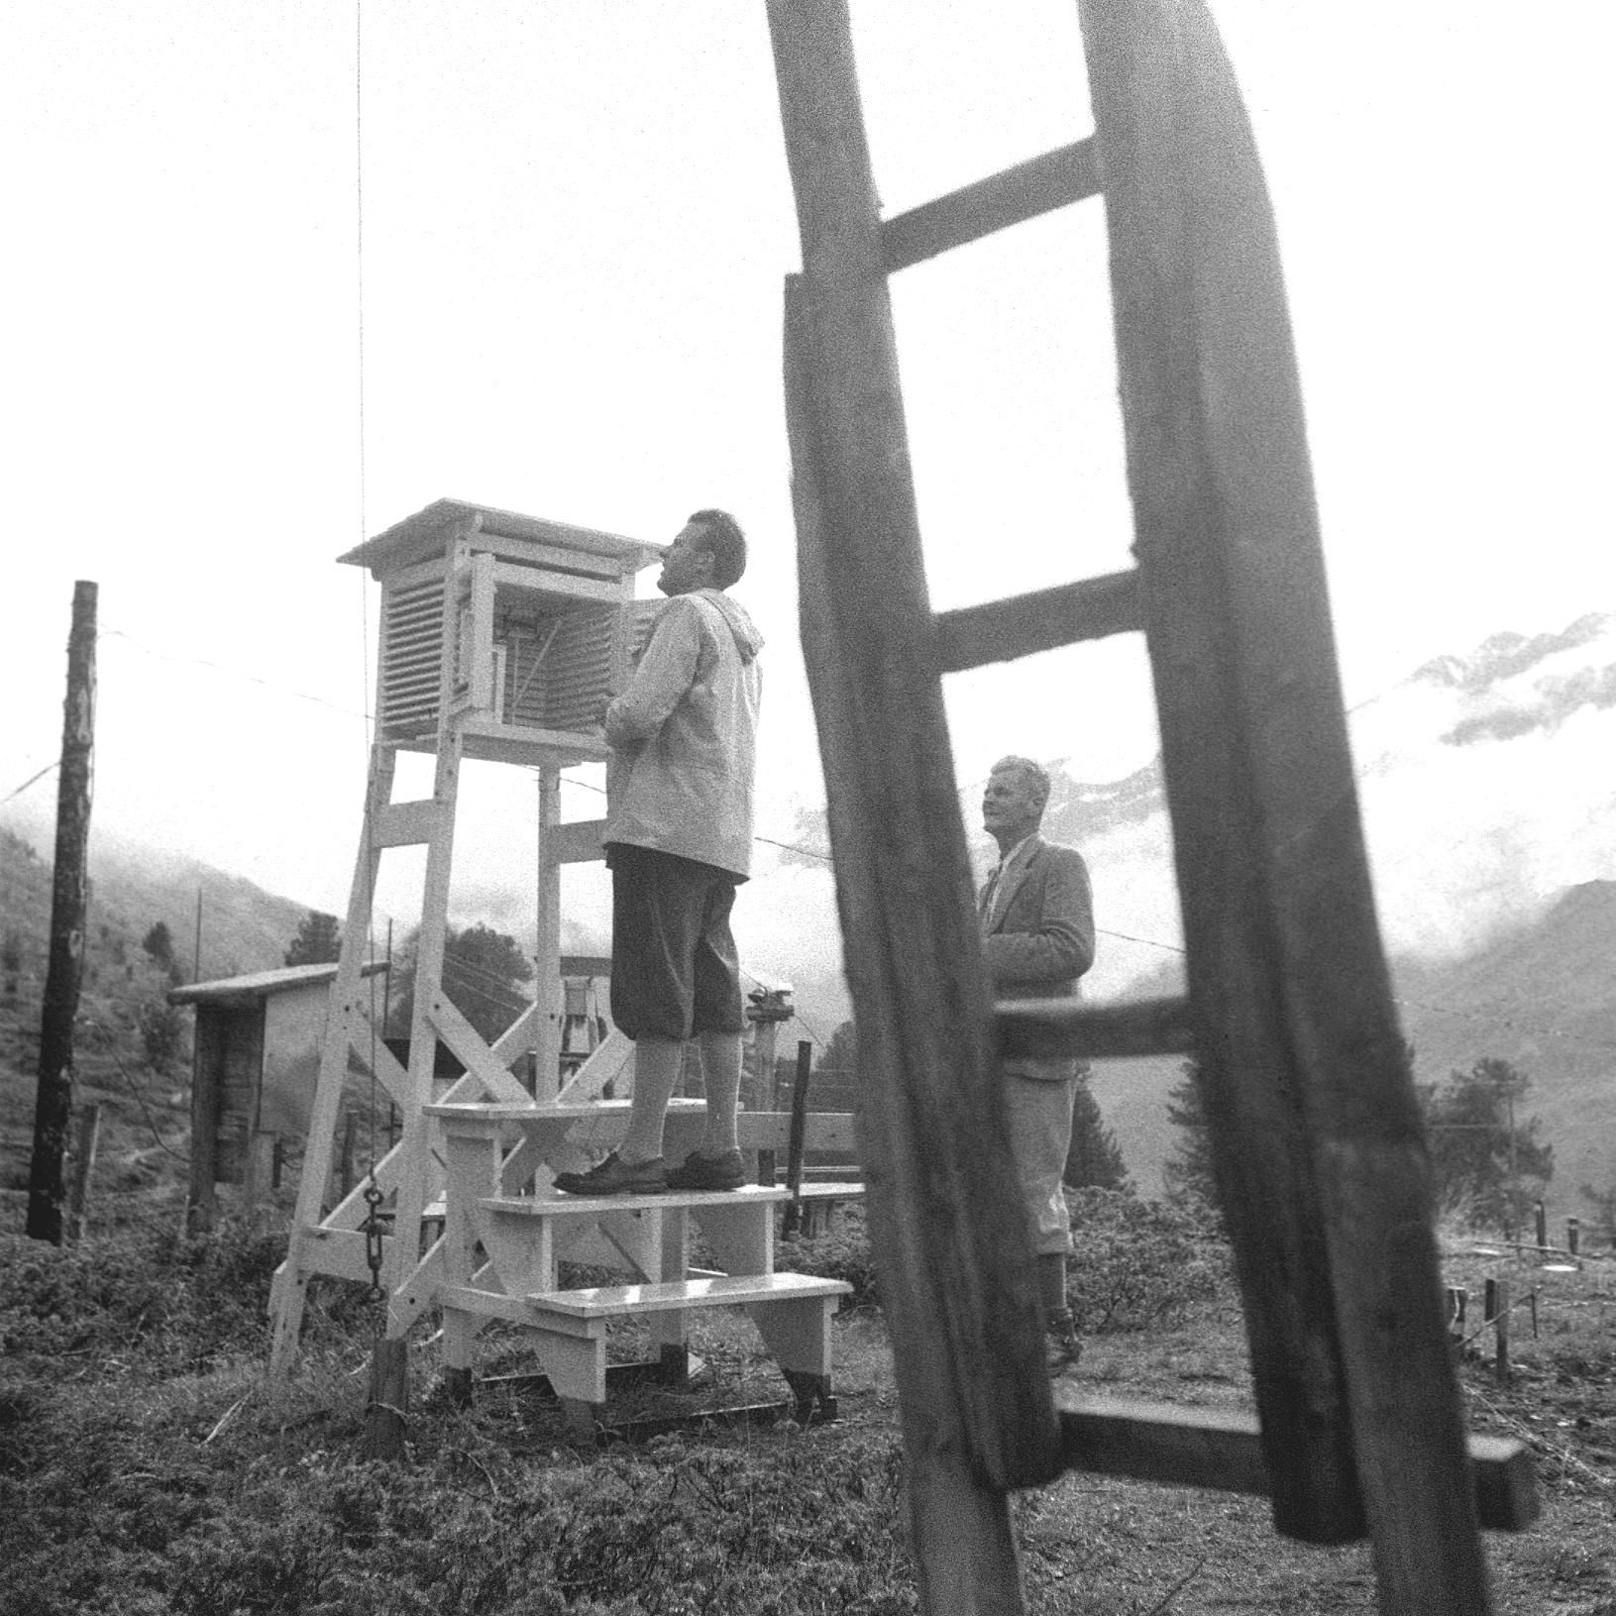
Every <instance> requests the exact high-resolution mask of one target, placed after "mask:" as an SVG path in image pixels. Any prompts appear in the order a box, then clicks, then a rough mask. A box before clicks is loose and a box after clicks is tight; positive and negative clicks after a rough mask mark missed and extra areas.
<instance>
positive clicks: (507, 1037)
mask: <svg viewBox="0 0 1616 1616" xmlns="http://www.w3.org/2000/svg"><path fill="white" fill-rule="evenodd" d="M662 549H663V547H662V546H660V545H654V544H646V543H644V542H642V541H640V540H638V539H630V538H624V537H621V536H619V535H617V534H613V533H602V532H598V531H596V530H594V529H591V528H584V527H577V526H574V525H572V524H569V523H565V522H554V521H549V520H546V519H544V518H541V517H532V516H519V515H516V514H515V513H513V512H510V511H501V510H493V509H490V508H489V507H487V506H481V505H473V504H468V503H465V502H463V501H460V500H451V499H441V500H438V501H436V502H435V503H434V504H432V505H429V506H427V507H426V509H424V510H422V511H418V512H417V513H416V514H415V515H413V516H411V517H408V518H407V519H405V520H404V521H402V522H399V523H397V524H396V525H395V526H393V527H390V528H388V529H387V530H386V531H385V532H383V533H380V534H378V535H377V536H376V537H374V538H372V539H370V540H368V541H367V542H366V543H364V544H362V545H360V546H359V547H358V548H357V549H354V550H351V551H349V552H348V553H347V554H346V555H344V556H342V557H341V558H340V559H341V560H342V561H344V562H347V563H350V564H352V565H354V566H361V567H367V568H369V570H370V573H371V575H372V577H374V578H376V579H377V580H378V581H379V582H380V584H381V586H382V603H381V639H380V654H379V665H378V673H377V703H376V710H377V720H376V732H375V737H374V741H373V744H372V747H371V755H370V776H369V781H368V785H367V788H366V793H365V804H364V814H363V827H362V830H361V834H360V842H359V853H358V858H357V860H356V861H355V867H354V878H353V887H352V892H351V895H350V897H349V901H348V912H347V919H346V922H345V924H344V927H343V933H342V956H341V961H340V963H339V967H338V971H337V978H336V981H335V983H334V984H333V987H332V992H331V1011H330V1017H329V1022H328V1026H327V1031H326V1036H325V1040H324V1044H323V1046H322V1050H321V1060H320V1075H319V1079H318V1084H317V1087H316V1092H315V1102H314V1110H313V1116H312V1118H311V1121H310V1127H309V1136H308V1142H307V1147H306V1151H305V1155H304V1160H303V1172H302V1179H301V1184H300V1188H299V1193H298V1201H297V1210H296V1214H295V1221H294V1223H293V1227H292V1232H291V1238H290V1242H289V1248H288V1252H287V1257H286V1261H285V1262H284V1263H283V1264H282V1265H281V1268H280V1270H279V1271H278V1272H277V1274H276V1277H275V1285H274V1289H273V1291H272V1293H271V1301H270V1311H271V1315H272V1318H273V1322H274V1342H273V1347H272V1350H271V1369H272V1371H275V1372H279V1371H283V1370H285V1369H286V1368H287V1367H288V1366H289V1364H290V1362H291V1359H292V1357H293V1355H294V1354H295V1352H296V1350H297V1340H298V1334H299V1330H300V1328H301V1324H302V1316H303V1303H304V1295H305V1291H306V1288H307V1285H308V1281H309V1280H310V1279H311V1278H312V1277H313V1276H314V1275H316V1274H331V1275H337V1276H341V1277H343V1278H347V1279H353V1280H361V1281H368V1280H369V1279H370V1269H369V1266H368V1263H367V1253H366V1245H365V1239H366V1237H365V1233H364V1230H363V1228H362V1225H363V1224H364V1222H365V1214H366V1204H365V1199H364V1192H365V1189H366V1188H367V1185H366V1184H365V1183H362V1184H361V1185H360V1186H359V1187H358V1188H356V1189H355V1190H354V1191H353V1192H352V1193H351V1194H349V1195H348V1196H346V1197H345V1198H343V1199H341V1200H339V1201H338V1203H337V1204H336V1205H335V1206H329V1205H328V1204H327V1197H328V1188H329V1184H330V1179H331V1168H332V1162H333V1156H334V1153H335V1148H336V1146H335V1137H334V1136H335V1133H336V1129H337V1126H338V1122H339V1113H340V1110H341V1106H342V1098H343V1090H344V1086H345V1084H347V1083H348V1082H349V1080H350V1074H351V1073H353V1072H358V1073H359V1074H361V1075H362V1076H363V1077H368V1076H370V1075H371V1074H373V1075H374V1079H375V1082H376V1084H377V1087H378V1089H379V1090H380V1091H383V1092H385V1094H386V1095H387V1097H388V1098H389V1099H390V1100H391V1101H392V1102H393V1104H394V1105H395V1106H397V1107H398V1109H399V1111H400V1113H401V1115H402V1119H403V1126H402V1131H401V1134H400V1137H399V1140H398V1143H397V1145H396V1146H395V1147H394V1148H393V1149H392V1150H391V1151H390V1152H389V1153H388V1154H387V1155H386V1156H385V1157H383V1158H382V1160H381V1161H379V1162H378V1163H377V1164H376V1169H375V1176H376V1181H377V1185H378V1187H379V1188H380V1190H381V1191H382V1193H383V1194H384V1195H385V1196H387V1197H388V1199H389V1200H390V1201H391V1203H392V1208H393V1216H392V1237H391V1238H390V1239H389V1240H388V1241H387V1242H386V1248H387V1257H386V1267H385V1273H384V1279H383V1283H384V1286H385V1289H386V1291H387V1293H388V1298H389V1311H388V1323H387V1330H388V1334H389V1335H398V1334H401V1333H402V1332H403V1331H405V1330H407V1329H408V1328H409V1325H410V1324H411V1323H412V1322H413V1320H414V1319H415V1318H416V1317H417V1316H418V1315H419V1313H420V1311H421V1309H422V1308H423V1307H424V1306H425V1305H426V1303H427V1301H428V1300H429V1299H430V1297H431V1295H432V1294H433V1290H434V1283H435V1281H434V1276H433V1273H432V1264H433V1263H434V1261H436V1260H437V1259H436V1257H435V1255H434V1253H435V1251H436V1247H433V1248H430V1249H428V1250H427V1251H425V1252H424V1253H423V1251H422V1243H421V1238H420V1234H421V1224H422V1217H423V1212H424V1211H425V1210H426V1209H427V1208H428V1206H429V1204H430V1203H432V1202H433V1201H434V1200H435V1199H436V1198H437V1197H438V1196H439V1195H440V1194H441V1190H442V1168H441V1164H440V1163H439V1161H438V1160H437V1157H436V1155H435V1153H434V1151H433V1149H432V1148H431V1143H430V1136H429V1119H428V1118H427V1117H426V1116H425V1115H424V1113H423V1107H425V1106H427V1105H430V1104H432V1103H433V1102H434V1101H448V1102H454V1101H496V1102H505V1103H508V1104H523V1105H532V1104H534V1103H538V1104H544V1103H546V1102H554V1101H556V1100H557V1099H559V1098H563V1096H562V1095H561V1094H560V1092H559V1088H560V1078H559V1073H560V1065H559V1057H560V1052H561V1032H562V1017H563V1003H562V997H561V995H562V982H561V973H560V866H561V865H562V864H563V863H567V862H571V861H578V860H587V859H595V858H599V857H600V856H601V843H600V837H601V831H602V828H603V822H602V821H598V820H597V821H588V822H574V823H571V824H563V823H562V822H561V820H560V814H559V799H560V776H561V770H562V769H563V768H564V767H567V766H569V765H573V764H577V763H583V762H589V761H599V760H603V759H604V758H605V757H606V744H605V740H604V738H603V736H602V733H601V728H600V724H601V717H602V713H603V710H604V708H605V705H606V703H607V701H608V700H609V699H610V698H611V696H612V695H613V694H614V693H615V692H616V691H617V690H619V689H620V688H621V687H622V684H623V682H624V680H625V678H626V676H627V673H628V668H629V658H630V653H631V650H632V648H633V645H634V640H635V636H636V633H637V632H643V629H644V626H645V624H646V623H647V622H648V620H649V617H650V615H651V613H653V612H654V611H655V609H656V606H657V605H658V604H659V603H657V602H649V601H647V602H641V603H639V604H638V605H636V603H635V601H634V580H635V575H636V573H638V572H639V571H640V570H642V569H643V568H644V567H646V566H648V565H650V564H651V563H652V562H653V561H655V560H657V559H658V558H659V557H660V555H661V554H662ZM401 751H411V752H424V753H430V754H432V755H433V757H434V758H435V760H436V762H435V770H434V779H433V789H432V795H431V796H430V797H425V798H421V799H418V800H416V801H405V802H394V801H393V782H394V772H395V763H396V759H397V754H398V753H399V752H401ZM462 758H482V759H489V760H493V761H496V762H502V763H514V764H520V765H523V766H526V767H528V768H536V769H537V770H538V773H539V794H538V795H539V802H538V815H537V818H538V847H539V861H538V865H539V880H538V896H537V910H538V914H537V933H538V955H537V993H536V998H535V1002H534V1004H533V1005H532V1006H531V1007H530V1008H529V1009H528V1010H527V1011H526V1012H524V1013H523V1014H522V1015H521V1016H519V1017H518V1018H517V1020H516V1021H515V1022H514V1023H513V1024H512V1025H511V1026H510V1027H509V1028H507V1029H506V1031H505V1032H504V1033H503V1034H502V1035H501V1036H500V1037H499V1038H498V1039H496V1040H495V1041H494V1042H493V1043H492V1044H489V1043H487V1042H486V1041H485V1040H484V1039H483V1038H482V1037H481V1036H480V1035H479V1034H478V1033H477V1032H476V1031H475V1029H474V1028H472V1026H471V1025H470V1024H469V1023H468V1022H467V1021H466V1019H465V1017H464V1016H462V1015H461V1014H460V1012H459V1011H458V1010H457V1009H456V1008H455V1006H454V1005H453V1004H452V1003H451V1002H450V1001H449V999H448V998H447V997H446V996H445V994H444V992H443V983H442V978H443V945H444V928H445V924H446V916H447V911H448V900H449V876H450V867H451V863H452V856H453V848H454V826H455V804H456V797H457V793H458V786H459V775H460V764H461V760H462ZM406 846H424V847H425V848H426V850H427V851H426V865H425V873H424V876H423V892H422V903H421V930H420V940H419V952H418V957H417V966H416V990H415V1005H414V1016H413V1021H412V1024H411V1027H410V1055H409V1069H408V1070H407V1071H406V1070H405V1069H404V1067H403V1066H402V1065H400V1064H399V1062H398V1061H397V1060H395V1059H394V1058H393V1056H392V1055H391V1054H390V1052H389V1051H388V1050H387V1048H386V1047H385V1045H384V1044H383V1043H382V1039H381V1033H382V1028H381V1026H380V1012H379V1008H378V1006H377V1004H376V1002H375V998H376V995H375V990H374V987H373V985H372V984H371V983H370V981H369V980H368V979H367V978H366V977H365V975H364V967H365V965H366V963H367V957H368V955H369V953H370V951H371V941H370V939H371V935H372V925H371V921H372V911H373V906H374V898H375V891H376V880H377V874H378V870H379V867H380V862H381V856H382V854H383V852H384V851H385V850H386V849H388V848H392V847H406ZM440 1042H441V1043H443V1044H444V1045H445V1046H447V1048H448V1049H449V1050H451V1051H452V1052H453V1054H454V1055H455V1057H456V1059H457V1060H458V1061H459V1062H460V1063H461V1064H462V1065H463V1066H464V1067H465V1075H464V1076H463V1077H461V1078H459V1079H457V1080H454V1081H453V1082H452V1083H450V1082H445V1081H443V1080H441V1079H439V1080H436V1081H435V1080H434V1075H433V1071H434V1064H435V1057H436V1051H437V1046H438V1044H439V1043H440ZM630 1048H631V1046H629V1045H628V1042H627V1040H626V1039H623V1038H622V1037H621V1036H620V1035H617V1036H615V1037H613V1038H610V1039H608V1040H607V1042H606V1043H605V1044H604V1045H602V1046H601V1048H600V1049H598V1050H597V1051H596V1052H595V1055H594V1057H592V1058H591V1060H590V1061H589V1062H587V1063H586V1064H585V1067H584V1068H583V1069H582V1070H580V1071H578V1072H577V1073H576V1074H575V1075H574V1076H573V1077H572V1078H571V1079H570V1080H569V1082H568V1085H567V1094H566V1095H565V1096H564V1098H566V1099H569V1100H578V1099H582V1098H588V1097H589V1096H591V1095H592V1094H597V1093H598V1092H599V1090H600V1087H601V1085H602V1084H603V1083H604V1082H605V1081H606V1080H607V1079H608V1078H610V1077H612V1076H616V1075H618V1074H619V1073H621V1072H622V1070H623V1067H624V1065H625V1062H626V1059H627V1057H628V1055H629V1053H630ZM530 1059H531V1070H532V1072H533V1073H534V1074H535V1076H534V1079H533V1091H532V1092H531V1093H530V1092H529V1090H528V1088H527V1087H526V1086H525V1085H524V1084H523V1083H522V1082H521V1081H520V1080H519V1079H518V1078H517V1076H516V1075H515V1074H514V1073H513V1071H512V1068H513V1066H515V1065H517V1064H519V1063H520V1064H521V1065H522V1066H523V1067H524V1068H527V1067H528V1063H529V1060H530Z"/></svg>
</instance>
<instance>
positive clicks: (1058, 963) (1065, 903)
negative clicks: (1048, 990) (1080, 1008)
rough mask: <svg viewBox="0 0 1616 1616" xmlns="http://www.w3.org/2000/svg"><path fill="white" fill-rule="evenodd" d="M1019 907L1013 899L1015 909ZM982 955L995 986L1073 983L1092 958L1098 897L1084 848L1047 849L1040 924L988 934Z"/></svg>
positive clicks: (1092, 960)
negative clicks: (1022, 929)
mask: <svg viewBox="0 0 1616 1616" xmlns="http://www.w3.org/2000/svg"><path fill="white" fill-rule="evenodd" d="M1019 897H1020V894H1019V893H1018V894H1017V898H1019ZM1016 907H1018V905H1017V904H1016V902H1015V900H1012V914H1014V911H1015V908H1016ZM982 957H983V959H984V960H985V961H986V962H987V967H988V975H989V976H990V977H991V978H992V979H993V983H994V985H995V986H996V987H1002V986H1008V985H1009V984H1011V983H1017V984H1032V983H1038V982H1051V983H1053V982H1069V981H1070V980H1071V979H1072V978H1073V977H1075V976H1081V975H1082V974H1083V973H1084V972H1085V971H1086V970H1088V968H1089V967H1090V966H1091V965H1092V964H1093V963H1094V898H1093V895H1092V893H1091V892H1090V890H1089V872H1088V866H1087V865H1085V864H1084V862H1083V857H1082V855H1081V854H1080V853H1076V852H1074V851H1073V850H1072V849H1071V848H1069V847H1052V848H1050V849H1049V851H1048V853H1047V855H1046V857H1045V864H1044V870H1043V910H1042V913H1041V914H1040V916H1039V918H1038V922H1037V924H1036V926H1035V927H1033V928H1032V929H1031V930H1027V931H997V932H994V933H993V934H992V935H991V936H988V937H984V938H983V939H982Z"/></svg>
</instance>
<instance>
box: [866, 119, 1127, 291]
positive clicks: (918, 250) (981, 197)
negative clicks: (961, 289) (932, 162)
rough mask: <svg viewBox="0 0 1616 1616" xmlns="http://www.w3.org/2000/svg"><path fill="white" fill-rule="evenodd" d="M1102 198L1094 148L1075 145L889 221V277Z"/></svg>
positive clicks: (885, 244) (885, 237)
mask: <svg viewBox="0 0 1616 1616" xmlns="http://www.w3.org/2000/svg"><path fill="white" fill-rule="evenodd" d="M1099 193H1100V166H1099V163H1098V162H1097V161H1096V159H1095V151H1094V142H1093V141H1092V140H1077V141H1073V142H1072V144H1071V145H1069V146H1061V147H1058V148H1057V149H1056V150H1054V151H1051V152H1044V153H1043V154H1042V155H1040V156H1038V157H1033V158H1029V159H1028V160H1027V161H1026V162H1024V163H1017V164H1016V165H1015V167H1014V168H1007V169H1004V170H1002V171H1001V172H1000V173H997V174H992V175H989V176H988V178H987V179H985V180H977V181H976V182H975V183H974V184H972V185H966V186H963V187H962V188H961V189H959V190H957V191H951V192H949V194H948V195H947V196H940V197H938V198H937V199H936V201H934V202H925V203H922V204H921V205H920V206H919V207H918V208H911V209H909V211H908V212H907V213H900V214H898V215H896V216H895V217H894V218H891V219H888V220H887V222H886V223H885V224H884V225H882V226H881V262H882V264H883V265H884V266H885V268H886V270H887V272H888V273H889V274H890V273H892V272H894V271H896V270H900V269H907V268H908V267H909V266H910V265H911V264H918V263H920V262H921V261H922V260H923V259H927V258H934V257H936V255H937V254H938V253H941V252H947V251H949V249H950V248H953V247H963V246H964V245H965V244H966V243H967V242H970V241H977V240H980V239H981V238H982V237H983V236H990V235H992V234H993V233H994V232H995V231H997V230H1004V229H1006V228H1007V227H1008V226H1010V225H1013V224H1020V223H1022V222H1023V221H1024V220H1026V219H1036V218H1037V217H1038V216H1039V215H1040V214H1042V213H1051V212H1053V211H1054V210H1055V209H1056V208H1063V207H1066V206H1067V205H1068V204H1069V203H1072V202H1081V201H1082V200H1083V199H1084V198H1085V197H1089V196H1098V195H1099Z"/></svg>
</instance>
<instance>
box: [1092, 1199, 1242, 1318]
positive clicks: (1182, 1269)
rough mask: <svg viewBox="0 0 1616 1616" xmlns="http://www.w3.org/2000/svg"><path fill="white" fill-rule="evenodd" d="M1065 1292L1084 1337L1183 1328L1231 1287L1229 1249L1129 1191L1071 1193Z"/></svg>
mask: <svg viewBox="0 0 1616 1616" xmlns="http://www.w3.org/2000/svg"><path fill="white" fill-rule="evenodd" d="M1066 1201H1067V1205H1068V1207H1069V1208H1070V1211H1071V1218H1072V1248H1073V1249H1072V1253H1071V1255H1070V1256H1069V1257H1068V1258H1067V1260H1066V1287H1067V1293H1068V1295H1069V1296H1070V1298H1071V1305H1072V1310H1073V1312H1074V1313H1076V1314H1077V1316H1078V1318H1079V1320H1080V1321H1081V1324H1082V1327H1083V1329H1084V1330H1086V1331H1089V1332H1102V1331H1107V1330H1147V1329H1150V1328H1151V1327H1153V1326H1155V1325H1168V1324H1175V1323H1177V1322H1179V1321H1180V1320H1181V1319H1182V1318H1183V1317H1184V1315H1185V1314H1186V1313H1187V1312H1188V1310H1189V1309H1190V1308H1191V1307H1192V1306H1193V1305H1194V1304H1195V1303H1197V1302H1200V1301H1203V1300H1205V1299H1206V1298H1208V1297H1210V1296H1213V1295H1216V1294H1217V1292H1218V1291H1219V1290H1220V1289H1223V1288H1225V1287H1226V1286H1229V1285H1231V1284H1232V1279H1231V1270H1230V1265H1229V1252H1228V1247H1227V1246H1226V1245H1225V1244H1224V1243H1223V1242H1222V1241H1221V1240H1219V1239H1218V1238H1217V1237H1216V1236H1215V1235H1212V1234H1210V1233H1208V1232H1207V1230H1206V1228H1205V1226H1204V1225H1202V1224H1201V1223H1198V1222H1197V1221H1195V1220H1194V1219H1193V1218H1192V1217H1190V1216H1189V1215H1188V1214H1186V1213H1184V1212H1182V1211H1180V1210H1178V1209H1176V1208H1174V1207H1170V1206H1167V1205H1165V1204H1164V1203H1162V1202H1160V1201H1142V1200H1140V1199H1139V1197H1138V1196H1137V1195H1135V1194H1134V1193H1133V1192H1132V1191H1129V1190H1102V1189H1094V1188H1086V1189H1077V1190H1074V1189H1068V1190H1067V1192H1066Z"/></svg>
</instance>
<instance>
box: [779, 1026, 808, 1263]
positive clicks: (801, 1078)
mask: <svg viewBox="0 0 1616 1616" xmlns="http://www.w3.org/2000/svg"><path fill="white" fill-rule="evenodd" d="M813 1059H814V1046H813V1045H812V1044H811V1043H809V1042H808V1041H807V1040H806V1039H803V1040H801V1041H800V1042H799V1043H798V1044H797V1081H796V1082H795V1083H794V1084H793V1085H792V1087H791V1132H790V1134H789V1135H788V1136H787V1139H786V1188H787V1189H789V1190H790V1191H791V1199H790V1200H789V1201H787V1202H786V1215H785V1217H784V1219H782V1226H781V1232H782V1233H783V1234H787V1235H793V1234H795V1233H796V1232H797V1229H798V1226H799V1225H800V1224H801V1222H802V1156H803V1145H804V1141H805V1139H806V1137H807V1133H808V1084H809V1082H810V1081H811V1079H812V1076H813Z"/></svg>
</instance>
